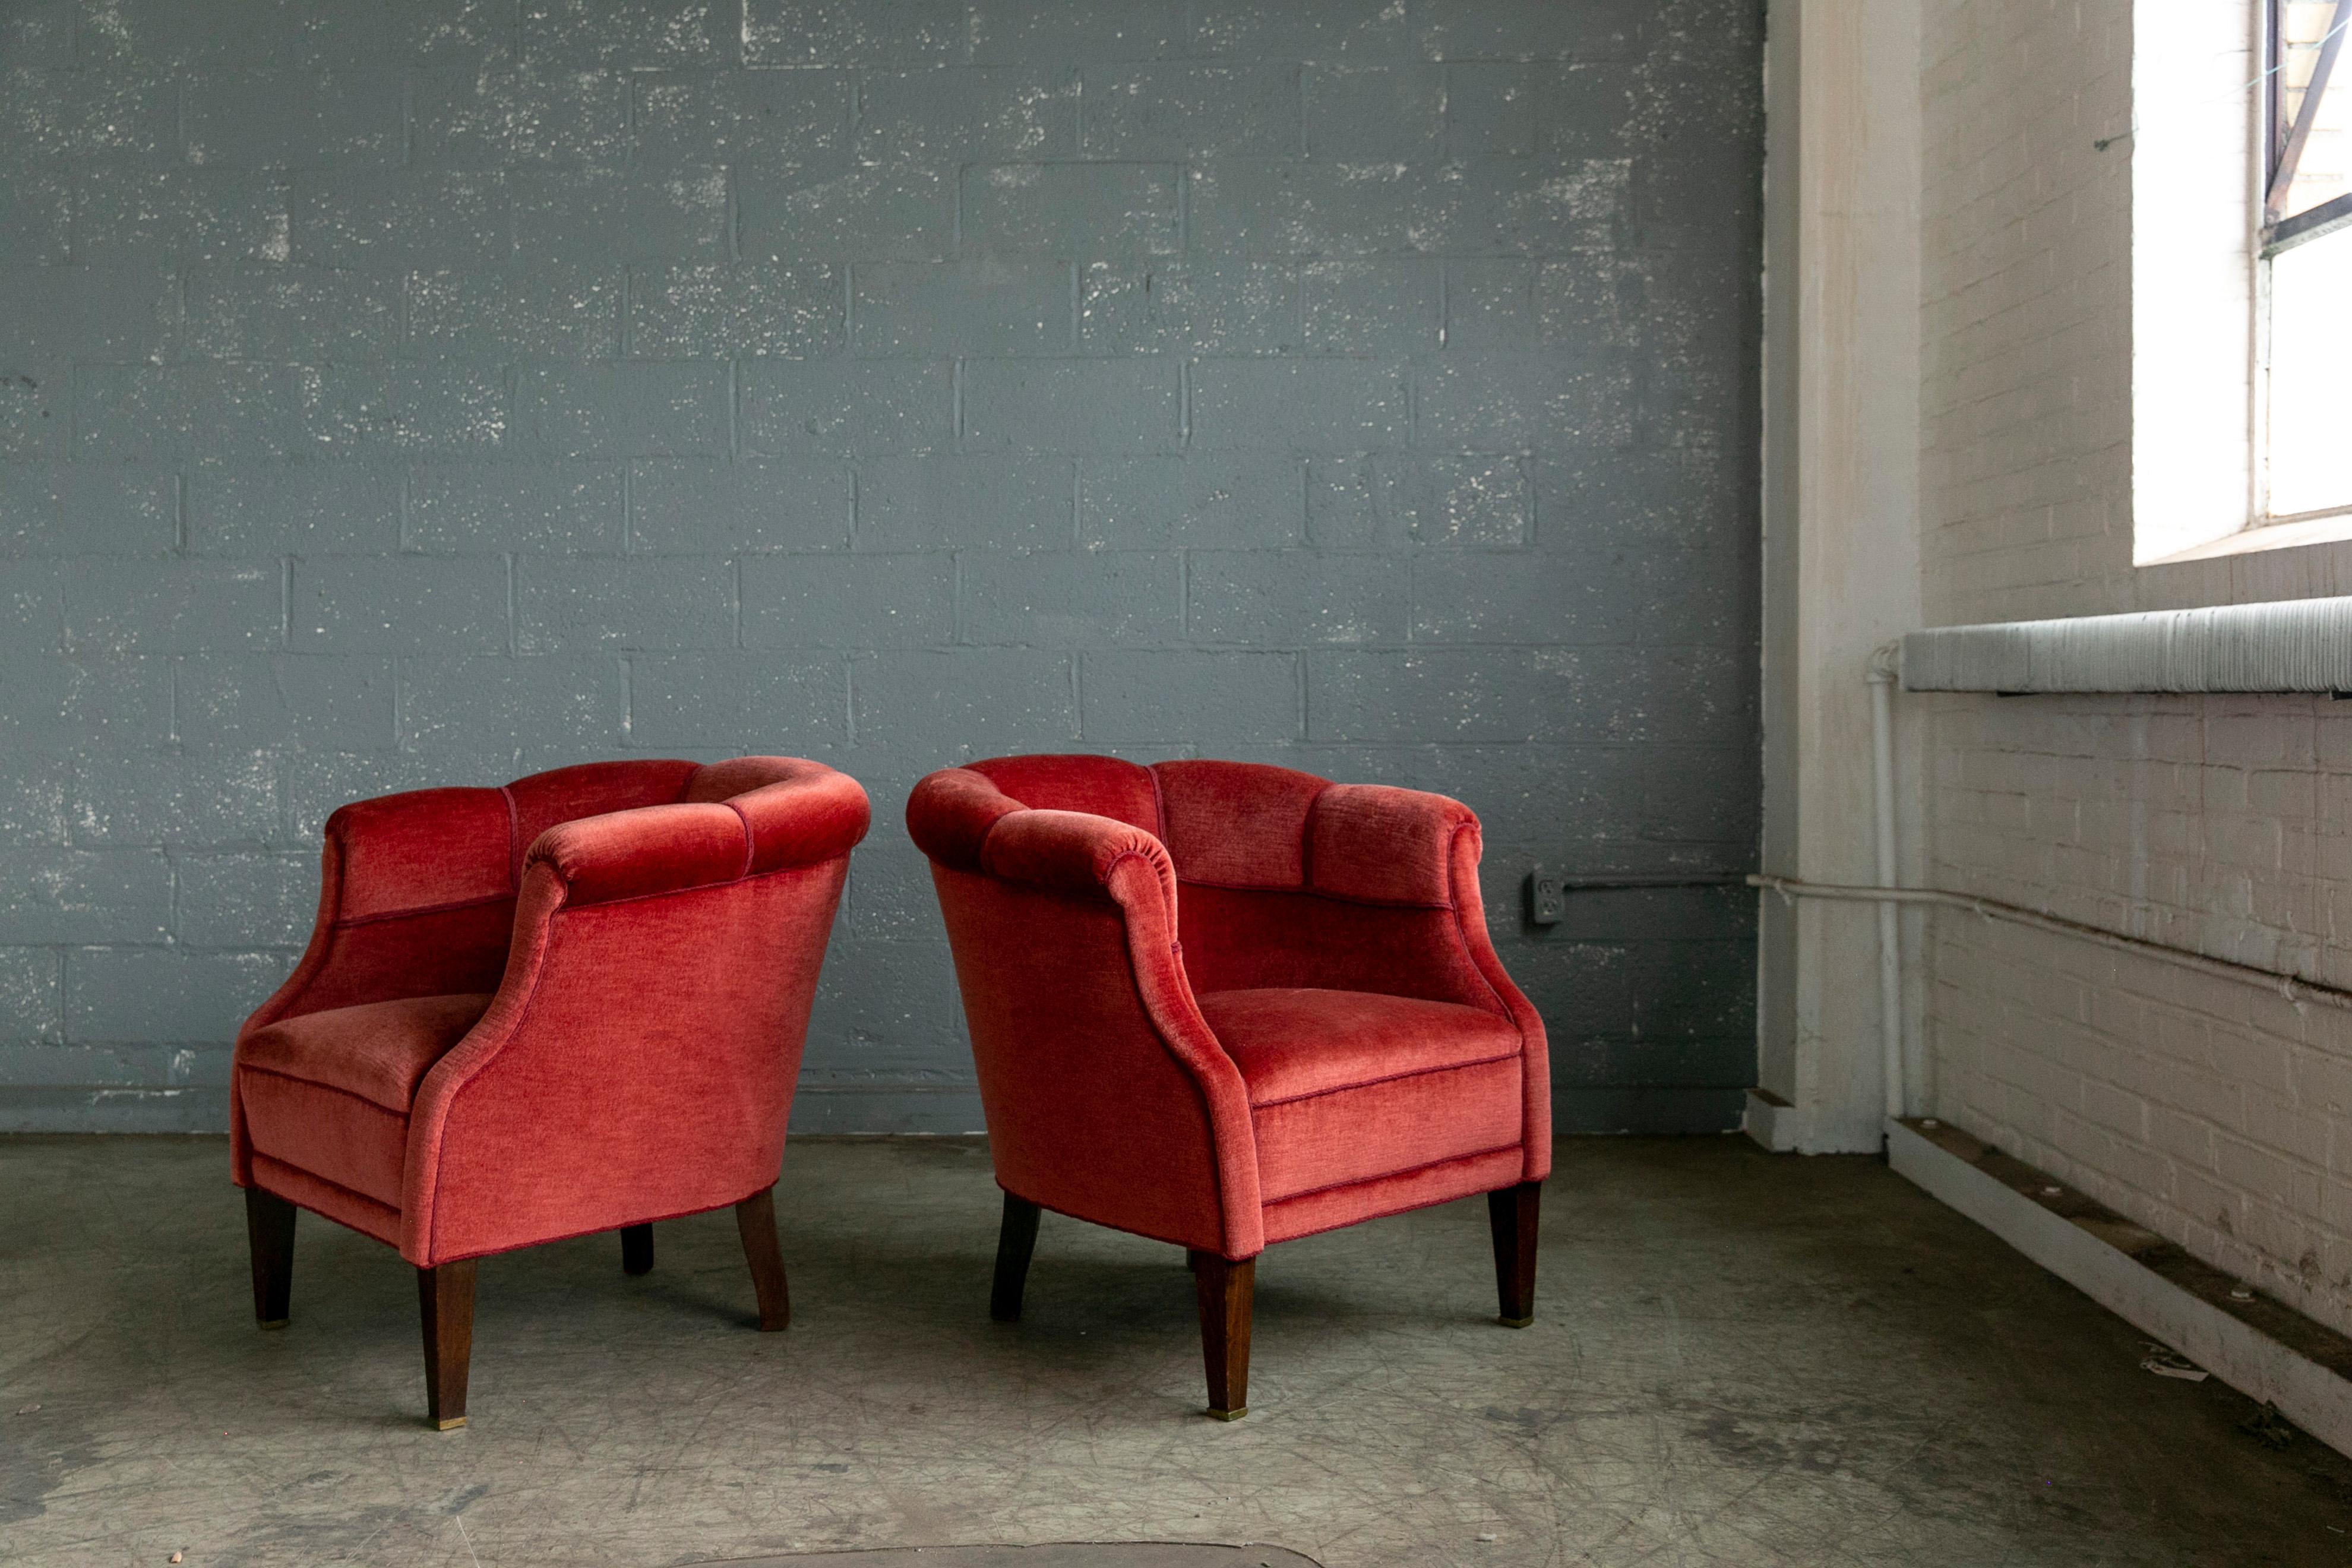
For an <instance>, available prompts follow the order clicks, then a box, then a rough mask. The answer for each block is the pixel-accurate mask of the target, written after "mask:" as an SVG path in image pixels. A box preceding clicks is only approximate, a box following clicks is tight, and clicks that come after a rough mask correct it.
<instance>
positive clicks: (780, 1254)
mask: <svg viewBox="0 0 2352 1568" xmlns="http://www.w3.org/2000/svg"><path fill="white" fill-rule="evenodd" d="M735 1229H736V1230H737V1232H738V1233H739V1234H740V1235H741V1237H743V1257H744V1258H745V1260H746V1261H748V1262H749V1263H750V1264H751V1288H752V1289H754V1290H756V1291H758V1292H759V1295H760V1331H761V1333H763V1334H772V1333H775V1332H777V1331H780V1330H782V1329H784V1328H786V1327H788V1326H790V1324H791V1323H792V1321H793V1298H792V1292H791V1290H790V1289H789V1288H788V1287H787V1286H786V1284H785V1281H784V1250H783V1247H782V1246H780V1245H779V1244H778V1243H777V1240H776V1189H775V1188H773V1187H768V1188H765V1189H763V1190H761V1191H760V1192H756V1193H753V1194H751V1196H750V1197H748V1198H745V1199H744V1200H743V1201H742V1202H741V1203H740V1204H737V1205H735Z"/></svg>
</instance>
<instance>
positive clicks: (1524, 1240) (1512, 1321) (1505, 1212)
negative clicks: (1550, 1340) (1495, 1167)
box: [1486, 1182, 1543, 1329]
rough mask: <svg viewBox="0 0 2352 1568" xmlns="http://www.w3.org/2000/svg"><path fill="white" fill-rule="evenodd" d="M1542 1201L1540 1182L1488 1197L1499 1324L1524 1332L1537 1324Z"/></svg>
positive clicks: (1489, 1194) (1522, 1185)
mask: <svg viewBox="0 0 2352 1568" xmlns="http://www.w3.org/2000/svg"><path fill="white" fill-rule="evenodd" d="M1542 1198H1543V1184H1542V1183H1541V1182H1521V1183H1520V1184H1518V1185H1517V1186H1516V1187H1505V1188H1504V1189H1503V1190H1502V1191H1500V1192H1496V1193H1488V1194H1486V1221H1487V1224H1488V1225H1490V1226H1492V1227H1493V1228H1494V1232H1495V1295H1496V1300H1497V1301H1498V1302H1499V1303H1500V1306H1501V1310H1500V1312H1499V1314H1498V1315H1497V1317H1496V1321H1498V1322H1500V1323H1501V1324H1502V1325H1503V1326H1504V1327H1505V1328H1508V1329H1524V1328H1526V1327H1527V1326H1528V1324H1529V1323H1532V1322H1534V1321H1536V1215H1537V1214H1538V1209H1539V1207H1540V1205H1541V1200H1542Z"/></svg>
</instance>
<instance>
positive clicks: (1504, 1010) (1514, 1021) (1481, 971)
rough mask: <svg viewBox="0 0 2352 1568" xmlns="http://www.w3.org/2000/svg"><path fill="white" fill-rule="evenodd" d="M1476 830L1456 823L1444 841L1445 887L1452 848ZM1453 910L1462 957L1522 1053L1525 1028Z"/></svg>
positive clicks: (1456, 908) (1450, 874)
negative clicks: (1515, 1033) (1514, 1032)
mask: <svg viewBox="0 0 2352 1568" xmlns="http://www.w3.org/2000/svg"><path fill="white" fill-rule="evenodd" d="M1477 828H1478V825H1477V824H1476V823H1475V822H1464V823H1458V824H1456V825H1455V826H1454V834H1453V837H1450V838H1448V839H1446V841H1445V882H1446V886H1448V887H1452V886H1453V885H1454V845H1455V844H1457V843H1458V842H1460V841H1461V837H1462V836H1463V835H1464V834H1465V833H1475V832H1476V831H1477ZM1453 909H1454V935H1455V936H1456V937H1458V938H1460V939H1461V942H1462V953H1463V956H1464V957H1465V958H1467V959H1468V960H1469V961H1470V967H1471V968H1473V969H1475V970H1476V971H1477V972H1478V984H1481V985H1484V986H1485V987H1486V994H1487V995H1489V996H1492V997H1493V998H1494V999H1495V1008H1496V1011H1497V1012H1499V1013H1501V1014H1502V1016H1504V1017H1506V1018H1508V1019H1509V1020H1510V1021H1511V1025H1512V1026H1513V1027H1514V1028H1518V1029H1519V1048H1520V1049H1521V1050H1522V1051H1524V1050H1525V1049H1526V1048H1527V1042H1528V1032H1527V1030H1526V1029H1525V1028H1520V1027H1519V1019H1518V1015H1517V1014H1516V1013H1514V1012H1512V1011H1511V1005H1510V1004H1509V1003H1508V1002H1506V1001H1504V1000H1503V994H1502V993H1501V992H1500V991H1497V990H1496V989H1495V982H1494V980H1493V979H1492V978H1491V977H1490V976H1489V975H1488V974H1487V973H1486V965H1485V964H1483V963H1479V962H1478V952H1477V950H1476V949H1475V948H1474V947H1472V946H1471V945H1470V928H1469V926H1468V924H1467V923H1466V922H1465V921H1464V920H1463V919H1462V907H1461V905H1460V904H1459V903H1458V902H1457V903H1455V904H1454V906H1453ZM1488 945H1489V946H1490V947H1491V946H1492V945H1493V944H1492V943H1489V944H1488Z"/></svg>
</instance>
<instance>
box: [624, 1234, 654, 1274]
mask: <svg viewBox="0 0 2352 1568" xmlns="http://www.w3.org/2000/svg"><path fill="white" fill-rule="evenodd" d="M653 1271H654V1227H653V1226H649V1225H625V1226H622V1227H621V1272H622V1273H624V1274H627V1275H630V1276H632V1277H634V1276H636V1275H639V1274H650V1273H652V1272H653Z"/></svg>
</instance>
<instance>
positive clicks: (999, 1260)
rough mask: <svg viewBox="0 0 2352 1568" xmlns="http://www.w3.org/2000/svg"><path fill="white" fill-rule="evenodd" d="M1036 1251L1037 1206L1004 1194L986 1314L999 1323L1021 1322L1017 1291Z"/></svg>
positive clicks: (1021, 1286)
mask: <svg viewBox="0 0 2352 1568" xmlns="http://www.w3.org/2000/svg"><path fill="white" fill-rule="evenodd" d="M1036 1250H1037V1205H1035V1204H1033V1203H1031V1202H1030V1201H1029V1200H1028V1199H1026V1198H1016V1197H1014V1196H1013V1194H1011V1193H1007V1194H1004V1225H1003V1228H1002V1229H1000V1230H999V1231H998V1232H997V1233H996V1283H995V1285H994V1286H993V1287H992V1289H990V1290H989V1292H988V1315H989V1316H990V1317H992V1318H994V1319H995V1320H996V1321H998V1322H1000V1323H1017V1322H1019V1321H1021V1294H1022V1291H1023V1289H1024V1288H1025V1287H1026V1286H1027V1285H1028V1283H1029V1255H1030V1254H1031V1253H1033V1252H1034V1251H1036Z"/></svg>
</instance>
